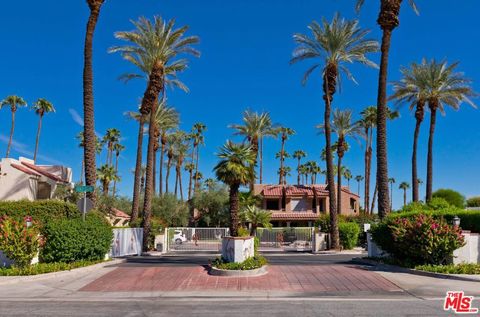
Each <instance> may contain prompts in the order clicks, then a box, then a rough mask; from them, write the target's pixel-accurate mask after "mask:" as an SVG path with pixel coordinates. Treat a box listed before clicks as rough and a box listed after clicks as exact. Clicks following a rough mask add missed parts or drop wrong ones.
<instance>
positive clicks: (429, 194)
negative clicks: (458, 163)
mask: <svg viewBox="0 0 480 317" xmlns="http://www.w3.org/2000/svg"><path fill="white" fill-rule="evenodd" d="M429 106H430V132H429V135H428V156H427V196H426V198H425V200H426V201H427V202H429V201H430V200H432V187H433V135H434V134H435V121H436V117H437V106H436V104H430V105H429Z"/></svg>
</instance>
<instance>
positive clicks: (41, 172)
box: [22, 161, 68, 183]
mask: <svg viewBox="0 0 480 317" xmlns="http://www.w3.org/2000/svg"><path fill="white" fill-rule="evenodd" d="M22 164H23V165H25V166H26V167H28V168H30V169H32V170H34V171H35V172H38V173H40V174H42V175H43V176H46V177H48V178H50V179H53V180H54V181H57V182H61V183H68V181H66V180H64V179H62V178H60V177H58V176H57V175H54V174H52V173H50V172H47V171H46V170H44V169H43V168H41V167H40V166H36V165H34V164H30V163H27V162H23V161H22Z"/></svg>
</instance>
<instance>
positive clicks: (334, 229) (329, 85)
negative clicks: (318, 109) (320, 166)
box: [323, 64, 340, 249]
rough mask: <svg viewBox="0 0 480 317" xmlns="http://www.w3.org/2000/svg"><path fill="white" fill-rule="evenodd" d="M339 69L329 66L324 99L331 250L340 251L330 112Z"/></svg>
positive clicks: (324, 79) (326, 74)
mask: <svg viewBox="0 0 480 317" xmlns="http://www.w3.org/2000/svg"><path fill="white" fill-rule="evenodd" d="M337 74H338V69H337V66H336V65H334V64H328V65H327V68H326V70H325V75H324V76H323V91H324V95H323V99H324V101H325V117H324V122H325V147H326V149H325V152H326V159H327V182H328V183H327V188H328V196H329V211H330V236H331V248H332V249H340V236H339V232H338V219H337V218H338V217H337V206H336V200H335V180H334V175H333V156H332V144H331V143H332V142H331V133H332V131H331V127H330V112H331V102H332V100H333V95H334V94H335V90H336V80H337Z"/></svg>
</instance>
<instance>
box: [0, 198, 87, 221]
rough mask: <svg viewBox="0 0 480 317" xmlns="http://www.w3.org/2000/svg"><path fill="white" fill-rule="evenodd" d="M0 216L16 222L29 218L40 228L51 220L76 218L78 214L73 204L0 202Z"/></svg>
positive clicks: (60, 202) (56, 201) (57, 202)
mask: <svg viewBox="0 0 480 317" xmlns="http://www.w3.org/2000/svg"><path fill="white" fill-rule="evenodd" d="M0 215H5V216H9V217H11V218H13V219H15V220H17V221H23V220H24V218H25V217H26V216H31V217H32V218H33V220H34V221H35V222H37V223H38V225H39V226H40V227H41V226H43V225H44V224H45V223H47V222H49V221H51V220H55V219H65V218H71V217H77V216H79V215H80V212H79V210H78V208H77V206H75V205H74V204H71V203H67V202H63V201H60V200H38V201H28V200H20V201H1V202H0Z"/></svg>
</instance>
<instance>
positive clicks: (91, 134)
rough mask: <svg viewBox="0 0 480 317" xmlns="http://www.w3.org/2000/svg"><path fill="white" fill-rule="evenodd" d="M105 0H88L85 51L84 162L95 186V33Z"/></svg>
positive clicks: (87, 179) (92, 195)
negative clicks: (88, 12)
mask: <svg viewBox="0 0 480 317" xmlns="http://www.w3.org/2000/svg"><path fill="white" fill-rule="evenodd" d="M104 2H105V0H87V4H88V7H89V9H90V15H89V17H88V22H87V30H86V34H85V44H84V51H83V58H84V64H83V121H84V126H83V133H84V137H85V146H84V148H83V149H84V151H83V152H84V154H83V156H84V158H83V160H84V162H85V183H86V185H88V186H95V184H96V182H97V167H96V163H95V153H96V142H97V141H96V135H95V117H94V114H95V111H94V100H93V66H92V65H93V57H92V55H93V35H94V32H95V27H96V25H97V21H98V17H99V15H100V9H101V8H102V5H103V3H104ZM87 196H88V197H89V198H90V199H93V201H94V202H95V192H92V193H87Z"/></svg>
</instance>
